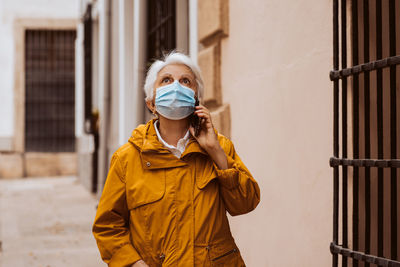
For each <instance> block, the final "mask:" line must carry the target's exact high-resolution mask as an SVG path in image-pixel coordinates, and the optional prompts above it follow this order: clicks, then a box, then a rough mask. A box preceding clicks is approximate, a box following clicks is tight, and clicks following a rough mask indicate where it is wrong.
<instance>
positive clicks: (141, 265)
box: [132, 260, 149, 267]
mask: <svg viewBox="0 0 400 267" xmlns="http://www.w3.org/2000/svg"><path fill="white" fill-rule="evenodd" d="M132 267H149V265H147V264H146V263H145V262H144V261H143V260H138V261H137V262H135V263H134V264H133V265H132Z"/></svg>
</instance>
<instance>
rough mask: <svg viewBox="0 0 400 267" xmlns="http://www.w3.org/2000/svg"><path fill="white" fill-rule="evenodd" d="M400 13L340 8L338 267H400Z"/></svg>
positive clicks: (387, 4) (394, 5) (373, 4)
mask: <svg viewBox="0 0 400 267" xmlns="http://www.w3.org/2000/svg"><path fill="white" fill-rule="evenodd" d="M399 11H400V1H396V0H383V1H382V0H340V1H339V0H334V1H333V70H332V71H331V72H330V79H331V80H332V81H333V92H334V94H333V95H334V101H333V106H334V121H333V123H334V124H333V126H334V127H333V154H334V155H333V157H331V159H330V166H331V167H332V168H333V188H334V190H333V241H332V243H331V245H330V250H331V253H332V255H333V264H332V265H333V266H338V264H339V259H341V261H340V263H341V266H348V265H352V266H400V262H399V232H398V226H399V218H398V217H399V205H398V201H399V197H400V196H399V191H400V189H399V183H398V181H397V179H398V177H400V175H399V170H400V169H399V168H400V160H399V159H398V150H400V149H399V147H398V146H399V144H398V139H399V137H400V135H399V132H400V130H399V129H398V128H399V123H398V118H399V105H400V99H399V95H400V94H399V93H398V92H397V91H398V88H399V86H398V85H397V84H396V83H397V75H399V74H400V72H399V68H397V65H398V64H399V63H400V56H398V54H400V53H399V51H400V49H399V43H398V38H400V31H399V30H400V25H399V22H400V18H399V16H400V12H399ZM348 26H350V27H348ZM396 37H397V40H396ZM339 62H341V64H339ZM348 64H349V65H350V66H351V67H347V65H348ZM339 65H341V66H340V69H339ZM350 154H352V155H350ZM349 214H351V215H350V216H351V218H350V216H349Z"/></svg>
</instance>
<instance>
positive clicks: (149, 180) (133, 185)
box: [126, 169, 165, 210]
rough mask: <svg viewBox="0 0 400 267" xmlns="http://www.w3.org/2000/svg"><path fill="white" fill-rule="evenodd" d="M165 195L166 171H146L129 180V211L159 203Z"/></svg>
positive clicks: (127, 190)
mask: <svg viewBox="0 0 400 267" xmlns="http://www.w3.org/2000/svg"><path fill="white" fill-rule="evenodd" d="M164 194H165V170H162V169H160V170H145V171H143V172H142V173H141V174H138V175H135V177H131V178H130V179H129V178H128V179H127V182H126V201H127V206H128V209H130V210H132V209H135V208H138V207H140V206H143V205H146V204H150V203H153V202H157V201H159V200H160V199H162V198H163V197H164Z"/></svg>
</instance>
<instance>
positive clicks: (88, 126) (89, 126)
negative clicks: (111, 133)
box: [83, 4, 96, 133]
mask: <svg viewBox="0 0 400 267" xmlns="http://www.w3.org/2000/svg"><path fill="white" fill-rule="evenodd" d="M83 20H84V39H83V43H84V74H85V75H84V80H85V99H84V102H85V121H84V130H85V132H86V133H94V132H95V129H94V128H95V127H96V126H95V125H94V124H93V123H92V122H93V118H92V5H91V4H88V5H87V8H86V12H85V15H84V19H83Z"/></svg>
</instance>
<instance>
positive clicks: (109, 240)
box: [93, 120, 260, 267]
mask: <svg viewBox="0 0 400 267" xmlns="http://www.w3.org/2000/svg"><path fill="white" fill-rule="evenodd" d="M153 123H154V120H152V121H149V122H148V123H147V124H146V125H141V126H139V127H138V128H137V129H135V130H134V131H133V133H132V136H131V138H130V139H129V142H128V143H126V144H125V145H123V146H122V147H120V148H119V149H118V150H117V151H116V152H115V153H114V155H113V157H112V160H111V167H110V170H109V173H108V177H107V181H106V184H105V186H104V190H103V193H102V196H101V199H100V203H99V206H98V210H97V214H96V219H95V222H94V225H93V234H94V236H95V238H96V241H97V245H98V247H99V250H100V254H101V256H102V259H103V260H104V261H105V262H106V263H108V265H109V266H115V267H123V266H131V265H132V264H133V263H134V262H136V261H137V260H139V259H143V260H144V261H145V262H146V263H147V264H148V265H149V266H151V267H153V266H174V267H176V266H184V267H186V266H227V267H228V266H229V267H236V266H245V265H244V262H243V260H242V258H241V256H240V252H239V249H238V248H237V246H236V244H235V242H234V239H233V237H232V235H231V232H230V228H229V223H228V218H227V215H226V212H227V211H228V212H229V213H230V214H231V215H240V214H244V213H247V212H250V211H251V210H253V209H254V208H255V207H256V206H257V204H258V203H259V201H260V189H259V187H258V184H257V182H256V181H255V180H254V179H253V177H252V176H251V174H250V172H249V171H248V170H247V168H246V167H245V166H244V164H243V163H242V161H241V160H240V158H239V156H238V155H237V154H236V152H235V149H234V147H233V144H232V142H231V141H230V140H229V139H227V138H226V137H224V136H222V135H220V134H219V135H218V140H219V142H220V144H221V147H222V148H223V150H224V151H225V153H226V155H227V158H228V165H229V168H228V169H226V170H220V169H219V168H218V167H217V166H216V165H215V164H214V163H213V161H212V160H211V158H210V157H209V156H208V154H207V153H206V152H205V151H204V150H203V149H202V148H201V147H200V145H199V144H198V143H197V142H196V140H195V139H193V138H191V140H190V141H189V143H188V145H187V147H186V150H185V152H184V153H183V154H182V156H181V158H180V159H178V158H176V157H175V156H174V155H173V154H172V153H170V151H168V150H167V149H166V148H165V147H164V146H163V145H162V144H161V143H160V142H159V141H158V138H157V135H156V131H155V128H154V125H153Z"/></svg>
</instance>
